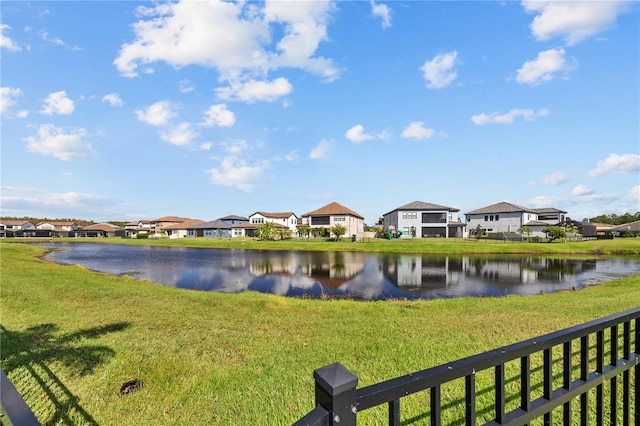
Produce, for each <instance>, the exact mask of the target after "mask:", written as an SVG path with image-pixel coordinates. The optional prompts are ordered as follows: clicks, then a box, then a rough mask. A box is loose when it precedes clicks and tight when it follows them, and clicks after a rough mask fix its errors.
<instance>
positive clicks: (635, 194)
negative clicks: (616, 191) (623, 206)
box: [626, 185, 640, 206]
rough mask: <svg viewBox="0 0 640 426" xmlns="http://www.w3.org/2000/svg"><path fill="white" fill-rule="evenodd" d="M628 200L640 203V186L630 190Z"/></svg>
mask: <svg viewBox="0 0 640 426" xmlns="http://www.w3.org/2000/svg"><path fill="white" fill-rule="evenodd" d="M626 199H627V200H629V201H635V202H640V185H636V186H634V187H633V188H631V189H630V190H629V194H627V197H626ZM636 206H637V205H636Z"/></svg>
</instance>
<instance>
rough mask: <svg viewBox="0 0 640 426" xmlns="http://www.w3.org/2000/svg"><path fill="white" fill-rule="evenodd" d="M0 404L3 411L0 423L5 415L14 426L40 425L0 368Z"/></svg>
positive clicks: (0, 423)
mask: <svg viewBox="0 0 640 426" xmlns="http://www.w3.org/2000/svg"><path fill="white" fill-rule="evenodd" d="M0 406H1V407H2V411H3V413H2V417H0V425H2V424H3V423H4V422H3V417H5V416H6V417H7V418H8V419H9V421H10V422H11V424H12V425H14V426H40V422H38V419H37V418H36V416H35V415H34V414H33V412H32V411H31V409H30V408H29V407H28V406H27V404H26V403H25V402H24V400H23V399H22V397H21V396H20V394H19V393H18V391H17V390H16V388H15V387H14V386H13V383H11V381H10V380H9V378H8V377H7V375H6V374H4V371H2V370H0Z"/></svg>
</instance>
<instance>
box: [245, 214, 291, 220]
mask: <svg viewBox="0 0 640 426" xmlns="http://www.w3.org/2000/svg"><path fill="white" fill-rule="evenodd" d="M254 214H259V215H261V216H264V217H270V218H274V219H287V218H289V217H291V216H295V213H293V212H281V213H267V212H255V213H254ZM254 214H252V215H251V216H253V215H254ZM296 217H297V216H296Z"/></svg>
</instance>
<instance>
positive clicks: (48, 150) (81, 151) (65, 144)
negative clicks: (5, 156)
mask: <svg viewBox="0 0 640 426" xmlns="http://www.w3.org/2000/svg"><path fill="white" fill-rule="evenodd" d="M85 137H86V131H85V130H84V129H71V130H68V131H65V130H64V129H61V128H59V127H55V126H54V125H52V124H43V125H41V126H40V128H39V129H38V134H37V135H36V136H29V137H27V138H25V139H23V140H24V141H26V142H27V151H29V152H36V153H38V154H43V155H51V156H54V157H56V158H59V159H61V160H64V161H69V160H71V159H73V158H87V157H89V156H92V155H94V151H93V148H92V147H91V144H90V143H88V142H86V141H85Z"/></svg>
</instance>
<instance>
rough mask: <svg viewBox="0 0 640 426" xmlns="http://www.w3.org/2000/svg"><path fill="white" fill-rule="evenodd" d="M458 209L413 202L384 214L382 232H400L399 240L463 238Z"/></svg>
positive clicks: (463, 225) (462, 226)
mask: <svg viewBox="0 0 640 426" xmlns="http://www.w3.org/2000/svg"><path fill="white" fill-rule="evenodd" d="M459 211H460V209H456V208H454V207H446V206H441V205H438V204H432V203H424V202H422V201H413V202H411V203H409V204H405V205H404V206H401V207H398V208H396V209H394V210H391V211H390V212H388V213H385V214H384V215H383V216H382V218H383V228H382V229H383V230H384V231H385V232H397V231H401V232H402V236H401V238H413V237H414V233H415V236H416V237H421V238H426V237H442V238H450V237H458V238H462V237H463V236H464V228H465V224H464V223H462V222H461V220H460V219H459V217H458V212H459Z"/></svg>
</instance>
